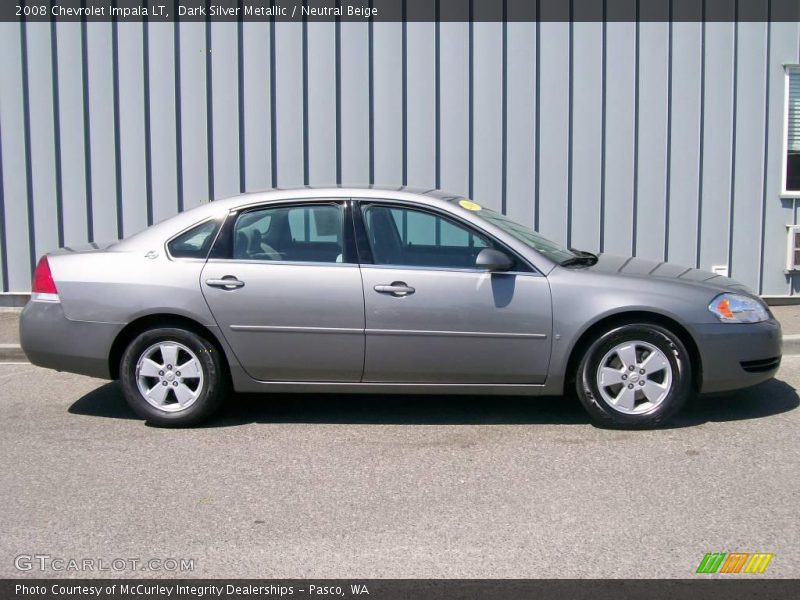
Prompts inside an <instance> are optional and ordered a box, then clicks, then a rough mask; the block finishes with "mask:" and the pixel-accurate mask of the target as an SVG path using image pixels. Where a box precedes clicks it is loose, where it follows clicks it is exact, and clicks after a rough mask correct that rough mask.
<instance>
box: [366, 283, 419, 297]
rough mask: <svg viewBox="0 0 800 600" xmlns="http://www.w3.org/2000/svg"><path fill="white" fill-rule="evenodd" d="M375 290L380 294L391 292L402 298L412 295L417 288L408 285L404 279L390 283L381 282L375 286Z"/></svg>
mask: <svg viewBox="0 0 800 600" xmlns="http://www.w3.org/2000/svg"><path fill="white" fill-rule="evenodd" d="M374 289H375V291H376V292H378V293H379V294H391V295H392V296H394V297H396V298H402V297H403V296H410V295H411V294H413V293H414V292H416V291H417V290H415V289H414V288H413V287H411V286H409V285H406V283H405V282H404V281H393V282H392V283H390V284H388V285H387V284H381V285H376V286H375V288H374Z"/></svg>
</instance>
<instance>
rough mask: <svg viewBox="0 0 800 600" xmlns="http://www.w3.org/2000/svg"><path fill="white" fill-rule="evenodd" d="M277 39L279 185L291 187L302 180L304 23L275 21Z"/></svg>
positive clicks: (299, 183) (276, 102)
mask: <svg viewBox="0 0 800 600" xmlns="http://www.w3.org/2000/svg"><path fill="white" fill-rule="evenodd" d="M275 42H276V44H275V47H276V48H275V52H276V53H277V56H276V57H275V74H276V99H275V104H276V112H277V123H276V132H275V134H276V135H277V140H278V148H277V159H278V185H279V186H280V187H292V186H297V185H302V184H303V103H302V102H301V101H300V99H301V98H302V97H303V31H302V24H301V23H284V22H281V23H276V24H275ZM327 93H328V94H331V93H333V92H332V90H327Z"/></svg>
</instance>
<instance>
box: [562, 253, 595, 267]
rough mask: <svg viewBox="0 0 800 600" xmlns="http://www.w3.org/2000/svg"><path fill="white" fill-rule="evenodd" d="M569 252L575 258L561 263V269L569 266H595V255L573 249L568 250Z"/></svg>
mask: <svg viewBox="0 0 800 600" xmlns="http://www.w3.org/2000/svg"><path fill="white" fill-rule="evenodd" d="M569 251H570V252H572V253H573V254H576V255H577V256H573V257H572V258H568V259H567V260H564V261H561V266H562V267H569V266H571V265H587V266H590V267H591V266H592V265H594V264H597V260H598V258H597V254H593V253H591V252H586V250H576V249H575V248H570V249H569Z"/></svg>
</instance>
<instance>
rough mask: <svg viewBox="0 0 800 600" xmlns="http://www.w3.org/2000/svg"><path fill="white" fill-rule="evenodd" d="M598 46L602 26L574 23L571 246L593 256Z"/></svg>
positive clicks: (599, 119)
mask: <svg viewBox="0 0 800 600" xmlns="http://www.w3.org/2000/svg"><path fill="white" fill-rule="evenodd" d="M602 44H603V24H602V23H575V25H574V30H573V50H572V52H573V61H574V62H573V72H572V86H573V91H572V119H573V136H572V201H573V211H572V223H571V227H572V245H573V246H574V247H575V248H581V249H584V250H590V251H595V252H596V251H597V250H599V249H600V191H601V184H602V172H601V167H602V162H603V144H602V140H603V131H602V126H603V114H602V110H603V103H602V94H603V45H602ZM576 209H577V210H576Z"/></svg>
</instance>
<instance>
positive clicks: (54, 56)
mask: <svg viewBox="0 0 800 600" xmlns="http://www.w3.org/2000/svg"><path fill="white" fill-rule="evenodd" d="M54 4H55V0H50V8H51V10H52V7H53V5H54ZM50 72H51V75H52V80H51V81H52V87H53V89H52V93H53V157H54V159H55V179H56V227H57V228H58V247H59V248H61V247H62V246H63V245H64V185H63V181H62V165H61V101H60V99H59V89H58V88H59V81H58V27H57V24H56V22H55V21H51V22H50Z"/></svg>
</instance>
